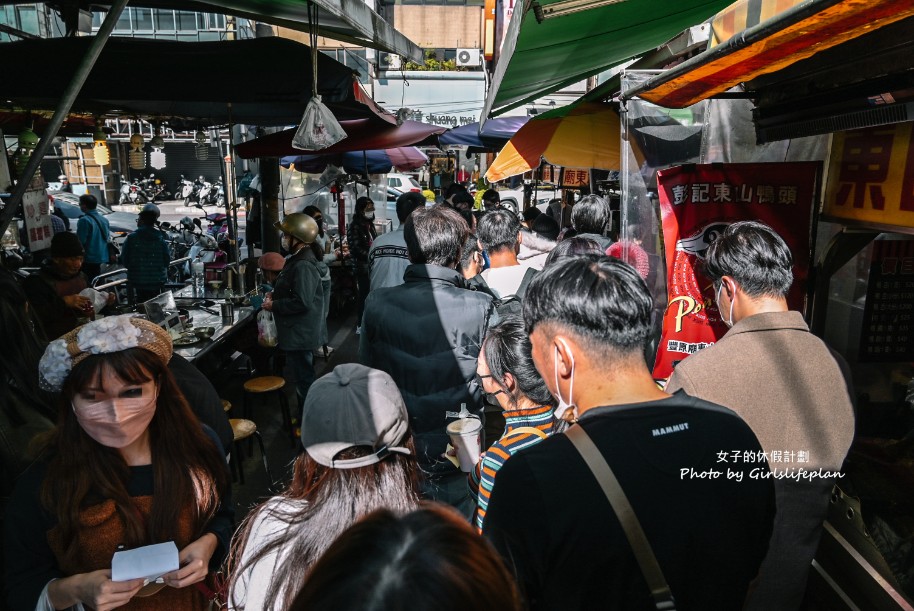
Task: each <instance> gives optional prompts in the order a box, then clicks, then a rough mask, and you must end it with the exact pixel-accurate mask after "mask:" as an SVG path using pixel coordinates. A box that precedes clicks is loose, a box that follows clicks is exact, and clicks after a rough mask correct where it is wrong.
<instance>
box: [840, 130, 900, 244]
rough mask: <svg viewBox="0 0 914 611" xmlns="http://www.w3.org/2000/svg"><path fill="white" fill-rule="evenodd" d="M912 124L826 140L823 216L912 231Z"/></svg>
mask: <svg viewBox="0 0 914 611" xmlns="http://www.w3.org/2000/svg"><path fill="white" fill-rule="evenodd" d="M911 138H912V124H911V123H898V124H895V125H885V126H882V127H870V128H867V129H855V130H852V131H847V132H838V133H836V134H835V137H834V138H833V140H832V148H831V156H830V159H829V162H828V182H827V183H826V185H825V207H824V210H823V214H824V215H826V216H830V217H835V218H841V219H850V220H855V221H863V222H869V223H878V224H882V225H897V226H900V227H914V143H912V142H911Z"/></svg>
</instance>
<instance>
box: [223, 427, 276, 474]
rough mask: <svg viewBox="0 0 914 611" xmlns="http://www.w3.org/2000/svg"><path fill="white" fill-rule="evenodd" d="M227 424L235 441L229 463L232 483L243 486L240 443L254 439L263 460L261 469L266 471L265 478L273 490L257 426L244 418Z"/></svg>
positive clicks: (242, 454)
mask: <svg viewBox="0 0 914 611" xmlns="http://www.w3.org/2000/svg"><path fill="white" fill-rule="evenodd" d="M229 424H230V425H232V436H233V437H234V440H235V451H234V452H232V458H231V460H230V461H229V462H230V463H231V468H232V481H236V480H237V481H238V482H239V483H241V484H244V465H243V464H242V462H243V461H244V449H243V448H242V447H241V442H243V441H244V440H245V439H250V438H254V439H256V440H257V445H259V446H260V456H261V458H262V459H263V469H264V471H266V474H267V478H268V479H269V481H270V488H271V489H272V488H273V476H272V474H271V473H270V467H269V465H268V464H267V453H266V452H265V451H264V449H263V438H262V437H261V436H260V431H258V430H257V425H256V424H254V422H253V421H252V420H245V419H244V418H230V419H229Z"/></svg>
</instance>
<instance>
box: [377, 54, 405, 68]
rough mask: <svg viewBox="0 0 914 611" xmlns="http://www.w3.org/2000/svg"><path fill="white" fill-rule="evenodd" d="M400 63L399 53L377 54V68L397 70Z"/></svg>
mask: <svg viewBox="0 0 914 611" xmlns="http://www.w3.org/2000/svg"><path fill="white" fill-rule="evenodd" d="M402 65H403V64H402V60H401V58H400V56H399V55H396V54H394V53H379V54H378V70H399V69H400V68H401V66H402Z"/></svg>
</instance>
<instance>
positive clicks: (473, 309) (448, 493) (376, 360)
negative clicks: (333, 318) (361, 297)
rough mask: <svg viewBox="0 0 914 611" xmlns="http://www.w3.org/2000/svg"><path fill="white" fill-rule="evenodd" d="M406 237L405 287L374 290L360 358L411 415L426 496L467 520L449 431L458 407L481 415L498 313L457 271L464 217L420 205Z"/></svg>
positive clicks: (468, 502) (462, 478)
mask: <svg viewBox="0 0 914 611" xmlns="http://www.w3.org/2000/svg"><path fill="white" fill-rule="evenodd" d="M403 232H404V238H405V239H406V247H407V251H408V253H409V259H410V261H411V265H410V266H409V267H407V268H406V272H405V273H404V283H403V284H401V285H400V286H395V287H390V288H383V289H378V290H375V291H372V292H371V294H369V296H368V300H367V301H366V302H365V315H364V318H363V322H362V335H361V338H360V356H361V361H362V362H363V363H364V364H366V365H368V366H369V367H374V368H376V369H381V370H383V371H386V372H387V373H389V374H390V376H391V377H392V378H393V379H394V381H395V382H396V383H397V386H398V387H399V388H400V392H401V393H402V394H403V400H404V401H405V402H406V409H407V411H408V412H409V421H410V426H411V428H412V431H413V435H414V439H415V443H416V454H417V457H418V459H419V465H420V466H421V467H422V469H423V471H424V472H425V474H426V481H425V483H424V487H425V493H426V495H427V496H429V497H430V498H433V499H435V500H438V501H442V502H445V503H449V504H451V505H454V506H455V507H457V508H458V509H460V510H461V511H463V513H465V514H466V515H467V516H468V517H469V515H470V514H471V513H472V510H473V500H472V499H471V498H470V496H469V494H468V489H467V481H466V475H465V474H464V473H462V472H460V471H458V470H457V468H456V467H454V465H453V464H452V463H451V462H449V461H448V460H446V459H445V458H443V456H442V455H443V454H444V453H445V451H446V449H447V444H448V436H447V432H446V431H445V428H446V427H447V425H448V423H449V422H452V421H454V420H455V419H456V418H457V414H458V413H459V412H461V411H462V410H461V406H465V407H466V410H467V411H469V412H471V413H472V414H474V415H478V416H479V417H480V418H482V408H483V405H482V389H481V388H480V387H479V385H478V384H476V382H475V374H476V359H477V357H478V356H479V348H480V345H481V344H482V339H483V336H484V335H485V330H486V327H487V326H488V325H489V323H490V318H492V317H493V316H495V315H494V314H493V311H494V308H493V301H492V297H491V296H490V295H487V294H485V293H481V292H477V291H472V290H468V289H467V288H465V287H466V284H465V282H464V280H463V277H462V276H461V275H460V272H458V271H457V270H456V269H455V268H456V266H457V263H458V261H460V251H461V248H462V247H463V244H464V243H465V242H466V240H467V237H468V236H469V232H470V230H469V227H467V224H466V221H464V220H463V218H462V217H461V216H460V215H459V214H458V213H457V212H456V211H454V210H452V209H450V208H447V207H444V206H434V207H432V208H419V209H417V210H416V211H415V212H413V213H412V215H411V216H410V217H409V219H407V221H406V225H405V227H404V230H403Z"/></svg>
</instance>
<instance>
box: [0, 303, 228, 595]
mask: <svg viewBox="0 0 914 611" xmlns="http://www.w3.org/2000/svg"><path fill="white" fill-rule="evenodd" d="M171 354H172V343H171V338H170V337H169V335H168V333H167V332H165V331H164V330H163V329H162V328H160V327H159V326H157V325H155V324H153V323H151V322H149V321H146V320H141V319H138V318H130V317H129V316H113V317H108V318H105V319H102V320H99V321H96V322H92V323H89V324H87V325H83V326H82V327H79V328H77V329H75V330H74V331H71V332H70V333H68V334H66V335H64V336H63V337H61V338H60V339H58V340H56V341H54V342H51V344H50V345H49V346H48V348H47V350H46V351H45V353H44V356H43V357H42V359H41V363H40V365H39V373H40V376H41V385H42V386H43V387H44V388H46V389H48V390H50V391H53V392H59V393H60V408H59V415H58V421H57V427H56V429H55V430H54V431H52V434H51V436H50V438H49V439H48V440H47V442H46V444H45V446H44V448H43V453H42V456H41V460H39V461H38V462H36V463H35V464H34V465H32V467H31V468H30V469H29V470H27V471H26V472H25V473H24V474H23V476H22V478H21V479H20V480H19V482H18V484H17V488H16V491H15V492H14V493H13V496H12V498H11V500H10V503H9V506H8V509H7V514H6V527H7V535H6V537H5V546H6V550H5V551H6V553H7V554H8V557H9V558H15V559H16V561H15V562H10V563H7V567H6V575H5V579H6V583H7V584H16V586H15V587H13V588H11V596H10V602H11V604H12V607H13V608H16V609H39V610H42V611H43V610H45V609H63V608H67V607H71V606H75V607H76V608H78V609H82V608H83V606H86V607H91V608H93V609H113V608H115V607H120V606H122V605H127V604H128V603H131V601H132V600H133V599H134V597H144V598H142V601H141V602H137V601H133V602H134V603H135V604H138V605H140V606H139V607H136V608H142V609H163V610H164V609H201V610H202V609H204V608H206V607H207V605H208V601H207V599H206V597H205V596H204V595H203V594H202V593H201V592H200V591H199V590H198V589H197V588H195V587H188V586H193V584H195V583H197V582H200V581H202V580H203V579H204V578H205V577H206V575H207V573H208V572H209V570H210V566H218V565H219V564H220V562H221V557H222V556H223V555H224V550H226V549H227V546H228V542H229V539H230V537H231V531H232V518H233V510H232V505H231V499H230V489H231V488H230V482H229V476H228V472H227V469H226V464H225V460H224V458H223V456H224V454H223V452H222V448H221V447H220V444H219V440H218V438H217V437H216V436H215V434H214V433H213V432H212V431H210V430H209V429H204V427H203V426H202V425H199V424H196V426H195V423H198V420H197V419H196V417H195V416H194V415H193V412H192V411H191V410H190V407H189V406H188V405H187V402H186V401H185V399H184V397H183V395H182V394H181V392H180V390H179V389H178V387H177V385H176V383H175V381H174V378H173V377H172V375H171V373H170V372H169V370H168V367H167V364H168V361H169V360H170V359H171ZM168 541H174V543H175V544H176V546H177V548H178V551H179V553H178V561H179V568H178V569H177V570H174V571H171V572H169V573H166V574H165V575H163V578H162V580H161V582H160V583H155V582H153V583H150V584H148V585H147V584H145V583H144V582H145V580H144V579H143V578H139V579H133V580H130V581H118V582H115V581H112V580H111V576H112V575H111V565H112V555H113V554H114V552H115V551H117V550H118V549H133V548H137V547H142V546H145V545H151V544H155V543H165V542H168ZM145 597H149V598H145Z"/></svg>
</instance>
